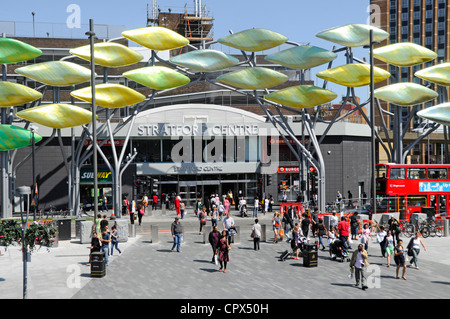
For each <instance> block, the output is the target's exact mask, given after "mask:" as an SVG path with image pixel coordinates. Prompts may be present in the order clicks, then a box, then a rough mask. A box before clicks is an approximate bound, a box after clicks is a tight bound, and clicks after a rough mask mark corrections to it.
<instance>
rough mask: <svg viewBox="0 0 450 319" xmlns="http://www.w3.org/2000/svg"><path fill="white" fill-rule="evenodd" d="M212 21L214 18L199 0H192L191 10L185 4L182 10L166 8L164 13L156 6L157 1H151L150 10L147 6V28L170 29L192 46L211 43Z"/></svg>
mask: <svg viewBox="0 0 450 319" xmlns="http://www.w3.org/2000/svg"><path fill="white" fill-rule="evenodd" d="M172 9H174V10H172ZM172 11H178V13H176V12H172ZM189 11H190V12H189ZM213 21H214V18H213V17H212V16H211V15H210V12H209V10H208V9H207V7H206V5H202V2H201V0H194V8H193V10H192V7H188V5H187V4H185V5H184V8H176V7H175V8H167V12H165V11H162V9H161V8H160V7H159V6H158V3H157V0H153V1H152V5H151V8H150V5H147V26H161V27H166V28H168V29H171V30H173V31H175V32H178V33H179V34H181V35H182V36H184V37H185V38H186V39H188V40H189V42H190V43H191V44H192V45H195V44H200V43H202V42H203V41H213Z"/></svg>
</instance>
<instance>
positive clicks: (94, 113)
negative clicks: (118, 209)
mask: <svg viewBox="0 0 450 319" xmlns="http://www.w3.org/2000/svg"><path fill="white" fill-rule="evenodd" d="M86 35H88V36H89V40H90V48H91V92H92V93H91V94H92V147H93V154H92V163H93V169H94V216H97V214H98V168H97V107H96V105H95V59H94V37H95V32H94V20H93V19H89V32H86Z"/></svg>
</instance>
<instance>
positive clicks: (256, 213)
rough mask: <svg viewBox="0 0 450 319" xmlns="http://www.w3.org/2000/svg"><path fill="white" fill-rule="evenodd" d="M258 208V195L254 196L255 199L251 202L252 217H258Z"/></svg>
mask: <svg viewBox="0 0 450 319" xmlns="http://www.w3.org/2000/svg"><path fill="white" fill-rule="evenodd" d="M258 210H259V198H258V196H255V201H254V204H253V217H258Z"/></svg>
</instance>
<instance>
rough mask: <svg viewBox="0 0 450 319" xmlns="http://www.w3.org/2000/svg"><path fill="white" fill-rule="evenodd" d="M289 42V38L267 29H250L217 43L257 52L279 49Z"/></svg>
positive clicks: (219, 40) (223, 38)
mask: <svg viewBox="0 0 450 319" xmlns="http://www.w3.org/2000/svg"><path fill="white" fill-rule="evenodd" d="M287 40H288V38H287V37H285V36H284V35H282V34H279V33H277V32H274V31H270V30H266V29H248V30H244V31H241V32H238V33H233V34H230V35H226V36H224V37H222V38H220V39H218V40H217V42H219V43H221V44H224V45H227V46H230V47H232V48H235V49H239V50H243V51H250V52H257V51H264V50H268V49H271V48H274V47H277V46H279V45H280V44H283V43H285V42H286V41H287Z"/></svg>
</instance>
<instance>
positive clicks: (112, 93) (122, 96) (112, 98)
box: [70, 83, 145, 108]
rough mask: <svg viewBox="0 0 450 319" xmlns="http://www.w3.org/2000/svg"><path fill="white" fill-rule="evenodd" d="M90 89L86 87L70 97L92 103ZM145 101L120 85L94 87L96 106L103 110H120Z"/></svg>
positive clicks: (131, 90)
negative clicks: (103, 108)
mask: <svg viewBox="0 0 450 319" xmlns="http://www.w3.org/2000/svg"><path fill="white" fill-rule="evenodd" d="M91 90H92V88H91V87H90V86H89V87H86V88H82V89H79V90H76V91H72V92H71V93H70V95H72V96H73V97H76V98H77V99H80V100H83V101H85V102H88V103H92V92H91ZM144 100H145V96H144V95H142V94H141V93H139V92H137V91H135V90H133V89H130V88H129V87H126V86H124V85H121V84H113V83H103V84H98V85H96V86H95V101H96V105H98V106H101V107H105V108H120V107H124V106H130V105H134V104H137V103H140V102H142V101H144Z"/></svg>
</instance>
